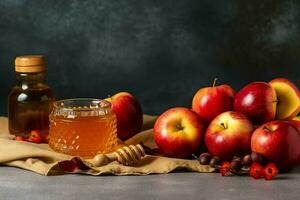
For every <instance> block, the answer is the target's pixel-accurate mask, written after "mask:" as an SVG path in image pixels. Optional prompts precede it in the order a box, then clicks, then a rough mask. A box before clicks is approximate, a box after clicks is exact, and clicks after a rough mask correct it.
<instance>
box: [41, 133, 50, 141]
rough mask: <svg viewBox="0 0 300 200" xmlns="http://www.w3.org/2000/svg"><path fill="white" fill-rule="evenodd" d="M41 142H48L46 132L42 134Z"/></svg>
mask: <svg viewBox="0 0 300 200" xmlns="http://www.w3.org/2000/svg"><path fill="white" fill-rule="evenodd" d="M42 142H43V143H49V135H48V134H42Z"/></svg>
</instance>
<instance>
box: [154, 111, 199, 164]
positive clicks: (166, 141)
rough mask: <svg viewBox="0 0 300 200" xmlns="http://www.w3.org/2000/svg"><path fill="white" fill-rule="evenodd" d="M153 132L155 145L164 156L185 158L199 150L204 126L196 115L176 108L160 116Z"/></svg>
mask: <svg viewBox="0 0 300 200" xmlns="http://www.w3.org/2000/svg"><path fill="white" fill-rule="evenodd" d="M153 131H154V140H155V143H156V144H157V146H158V147H159V149H160V150H161V152H162V153H163V154H164V155H166V156H169V157H175V158H187V157H190V156H191V155H192V154H193V153H195V152H196V151H197V150H198V149H199V147H200V144H201V140H202V136H203V134H204V125H203V123H202V121H201V119H200V118H199V116H198V115H197V113H195V112H194V111H192V110H190V109H188V108H182V107H177V108H171V109H169V110H167V111H165V112H164V113H163V114H161V115H160V116H159V117H158V118H157V120H156V122H155V124H154V129H153Z"/></svg>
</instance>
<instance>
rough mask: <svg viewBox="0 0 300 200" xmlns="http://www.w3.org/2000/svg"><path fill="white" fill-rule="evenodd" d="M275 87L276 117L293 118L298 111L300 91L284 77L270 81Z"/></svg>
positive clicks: (299, 107) (299, 109)
mask: <svg viewBox="0 0 300 200" xmlns="http://www.w3.org/2000/svg"><path fill="white" fill-rule="evenodd" d="M270 85H271V86H272V87H273V88H274V89H275V91H276V95H277V99H278V103H277V108H276V119H293V118H294V117H295V116H296V115H297V114H298V112H299V111H300V91H299V89H298V88H297V86H296V85H295V84H294V83H293V82H291V81H290V80H288V79H286V78H276V79H274V80H272V81H270Z"/></svg>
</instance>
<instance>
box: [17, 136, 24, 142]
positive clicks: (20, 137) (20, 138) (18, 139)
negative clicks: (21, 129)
mask: <svg viewBox="0 0 300 200" xmlns="http://www.w3.org/2000/svg"><path fill="white" fill-rule="evenodd" d="M15 140H16V141H27V139H26V138H25V137H23V136H16V137H15Z"/></svg>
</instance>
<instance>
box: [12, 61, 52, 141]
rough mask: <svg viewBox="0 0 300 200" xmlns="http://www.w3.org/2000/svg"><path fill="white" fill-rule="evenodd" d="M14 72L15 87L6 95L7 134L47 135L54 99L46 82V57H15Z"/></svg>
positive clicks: (25, 135)
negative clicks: (31, 133) (34, 131)
mask: <svg viewBox="0 0 300 200" xmlns="http://www.w3.org/2000/svg"><path fill="white" fill-rule="evenodd" d="M15 73H16V84H15V86H14V87H13V89H12V90H11V92H10V94H9V96H8V122H9V131H10V133H11V134H13V135H17V136H24V137H27V136H28V135H29V133H30V132H31V131H32V130H38V131H40V132H41V133H46V134H47V133H48V130H49V113H50V111H51V109H52V104H53V102H54V101H55V97H54V94H53V92H52V90H51V89H50V87H49V86H48V85H47V84H46V82H45V73H46V61H45V57H44V56H41V55H30V56H20V57H17V58H16V59H15Z"/></svg>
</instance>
